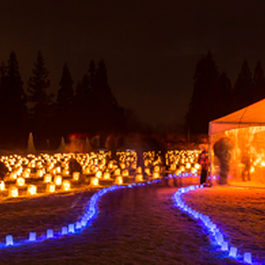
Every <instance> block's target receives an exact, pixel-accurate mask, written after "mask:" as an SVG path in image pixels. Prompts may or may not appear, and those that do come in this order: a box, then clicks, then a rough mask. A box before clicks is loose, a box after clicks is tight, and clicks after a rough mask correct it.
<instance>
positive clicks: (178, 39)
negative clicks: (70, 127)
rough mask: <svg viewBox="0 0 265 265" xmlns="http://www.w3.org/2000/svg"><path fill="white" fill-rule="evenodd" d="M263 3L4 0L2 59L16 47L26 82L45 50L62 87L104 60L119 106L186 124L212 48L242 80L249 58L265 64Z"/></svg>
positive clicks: (221, 65)
mask: <svg viewBox="0 0 265 265" xmlns="http://www.w3.org/2000/svg"><path fill="white" fill-rule="evenodd" d="M264 14H265V1H262V0H256V1H251V0H248V1H247V0H233V1H231V0H229V1H228V0H222V1H212V0H200V1H195V0H185V1H184V0H181V1H178V0H172V1H170V0H157V1H156V0H149V1H148V0H131V1H126V0H109V1H100V0H98V1H90V0H75V1H69V0H62V1H59V0H53V1H36V0H12V1H5V0H0V62H3V61H4V62H6V61H7V60H8V58H9V55H10V53H11V51H12V50H13V51H15V53H16V55H17V59H18V62H19V69H20V73H21V76H22V79H23V81H24V89H25V90H26V88H27V87H26V82H27V80H28V78H29V77H30V76H31V75H32V68H33V64H34V62H35V61H36V57H37V52H38V50H41V52H42V54H43V57H44V59H45V64H46V67H47V69H48V70H49V72H50V75H49V77H50V80H51V89H52V90H54V91H57V89H58V84H59V81H60V78H61V74H62V69H63V64H64V63H65V62H67V63H68V66H69V69H70V72H71V74H72V78H73V80H74V82H75V84H76V82H77V81H79V80H81V78H82V76H83V74H84V73H85V72H86V71H87V69H88V67H89V63H90V61H91V60H92V59H93V60H95V62H96V63H97V62H98V61H99V60H100V59H104V60H105V63H106V67H107V71H108V79H109V85H110V86H111V88H112V91H113V93H114V96H115V97H116V99H117V100H118V103H119V104H120V105H121V106H123V107H126V108H132V109H135V110H136V113H137V115H138V117H139V118H140V119H141V120H142V121H144V122H148V123H150V124H153V125H156V124H161V123H163V124H165V125H167V124H176V123H183V122H184V116H185V114H186V112H187V110H188V104H189V102H190V98H191V94H192V85H193V74H194V71H195V67H196V64H197V62H198V61H199V60H200V58H201V56H202V55H205V54H206V53H207V52H208V51H211V52H212V54H213V59H214V61H215V62H216V64H217V66H218V70H219V71H220V72H222V71H225V72H226V73H227V75H228V77H229V78H230V79H231V81H232V84H233V83H234V82H235V79H236V78H237V75H238V73H239V71H240V68H241V65H242V62H243V60H244V59H246V60H247V61H248V63H249V66H250V70H251V71H252V73H253V71H254V67H255V65H256V62H257V60H260V61H261V64H262V66H263V68H265V15H264Z"/></svg>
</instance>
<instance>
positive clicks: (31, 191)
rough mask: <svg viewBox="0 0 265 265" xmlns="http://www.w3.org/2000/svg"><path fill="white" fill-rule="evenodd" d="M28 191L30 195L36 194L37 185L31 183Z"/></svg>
mask: <svg viewBox="0 0 265 265" xmlns="http://www.w3.org/2000/svg"><path fill="white" fill-rule="evenodd" d="M27 193H28V195H36V193H37V187H36V186H35V185H29V186H28V190H27Z"/></svg>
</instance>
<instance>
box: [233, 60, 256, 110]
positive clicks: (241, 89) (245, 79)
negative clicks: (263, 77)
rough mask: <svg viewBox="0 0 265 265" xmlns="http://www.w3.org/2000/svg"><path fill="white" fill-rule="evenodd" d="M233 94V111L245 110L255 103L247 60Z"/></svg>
mask: <svg viewBox="0 0 265 265" xmlns="http://www.w3.org/2000/svg"><path fill="white" fill-rule="evenodd" d="M232 93H233V95H232V97H233V103H232V104H233V110H238V109H241V108H244V107H246V106H248V105H249V104H252V103H253V102H254V101H255V98H254V92H253V84H252V74H251V72H250V69H249V66H248V62H247V61H246V60H244V62H243V64H242V67H241V71H240V73H239V75H238V78H237V80H236V83H235V85H234V89H233V91H232Z"/></svg>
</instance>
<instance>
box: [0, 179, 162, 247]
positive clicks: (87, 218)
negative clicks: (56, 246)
mask: <svg viewBox="0 0 265 265" xmlns="http://www.w3.org/2000/svg"><path fill="white" fill-rule="evenodd" d="M159 181H161V179H156V180H152V181H147V182H146V183H145V182H142V183H133V184H129V185H114V186H110V187H107V188H103V189H101V190H99V191H98V192H96V193H95V194H93V196H92V197H91V198H90V200H89V201H88V202H87V204H86V207H85V211H84V212H83V215H82V216H81V217H80V218H79V220H78V221H77V222H75V223H70V224H68V226H63V227H62V228H61V230H60V231H55V232H54V231H53V229H47V231H46V236H41V237H36V233H35V232H30V233H29V236H28V240H20V241H16V242H14V241H13V236H12V235H7V236H6V243H0V248H7V247H11V246H21V245H24V244H29V243H33V242H34V243H36V242H43V240H46V239H59V238H62V237H64V236H66V235H71V234H74V233H80V232H82V230H83V229H84V228H85V227H86V226H87V225H88V224H89V223H90V222H91V221H92V220H93V218H95V216H96V213H97V203H98V201H99V199H100V198H101V197H102V196H103V195H104V194H106V193H107V192H111V191H115V190H118V189H124V188H133V187H136V186H145V185H146V184H152V183H157V182H159Z"/></svg>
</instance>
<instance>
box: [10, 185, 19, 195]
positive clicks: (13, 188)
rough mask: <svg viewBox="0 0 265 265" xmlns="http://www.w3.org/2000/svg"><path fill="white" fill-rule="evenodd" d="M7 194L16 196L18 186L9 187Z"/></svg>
mask: <svg viewBox="0 0 265 265" xmlns="http://www.w3.org/2000/svg"><path fill="white" fill-rule="evenodd" d="M8 196H9V197H17V196H18V188H17V187H15V186H12V187H10V188H9V191H8Z"/></svg>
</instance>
